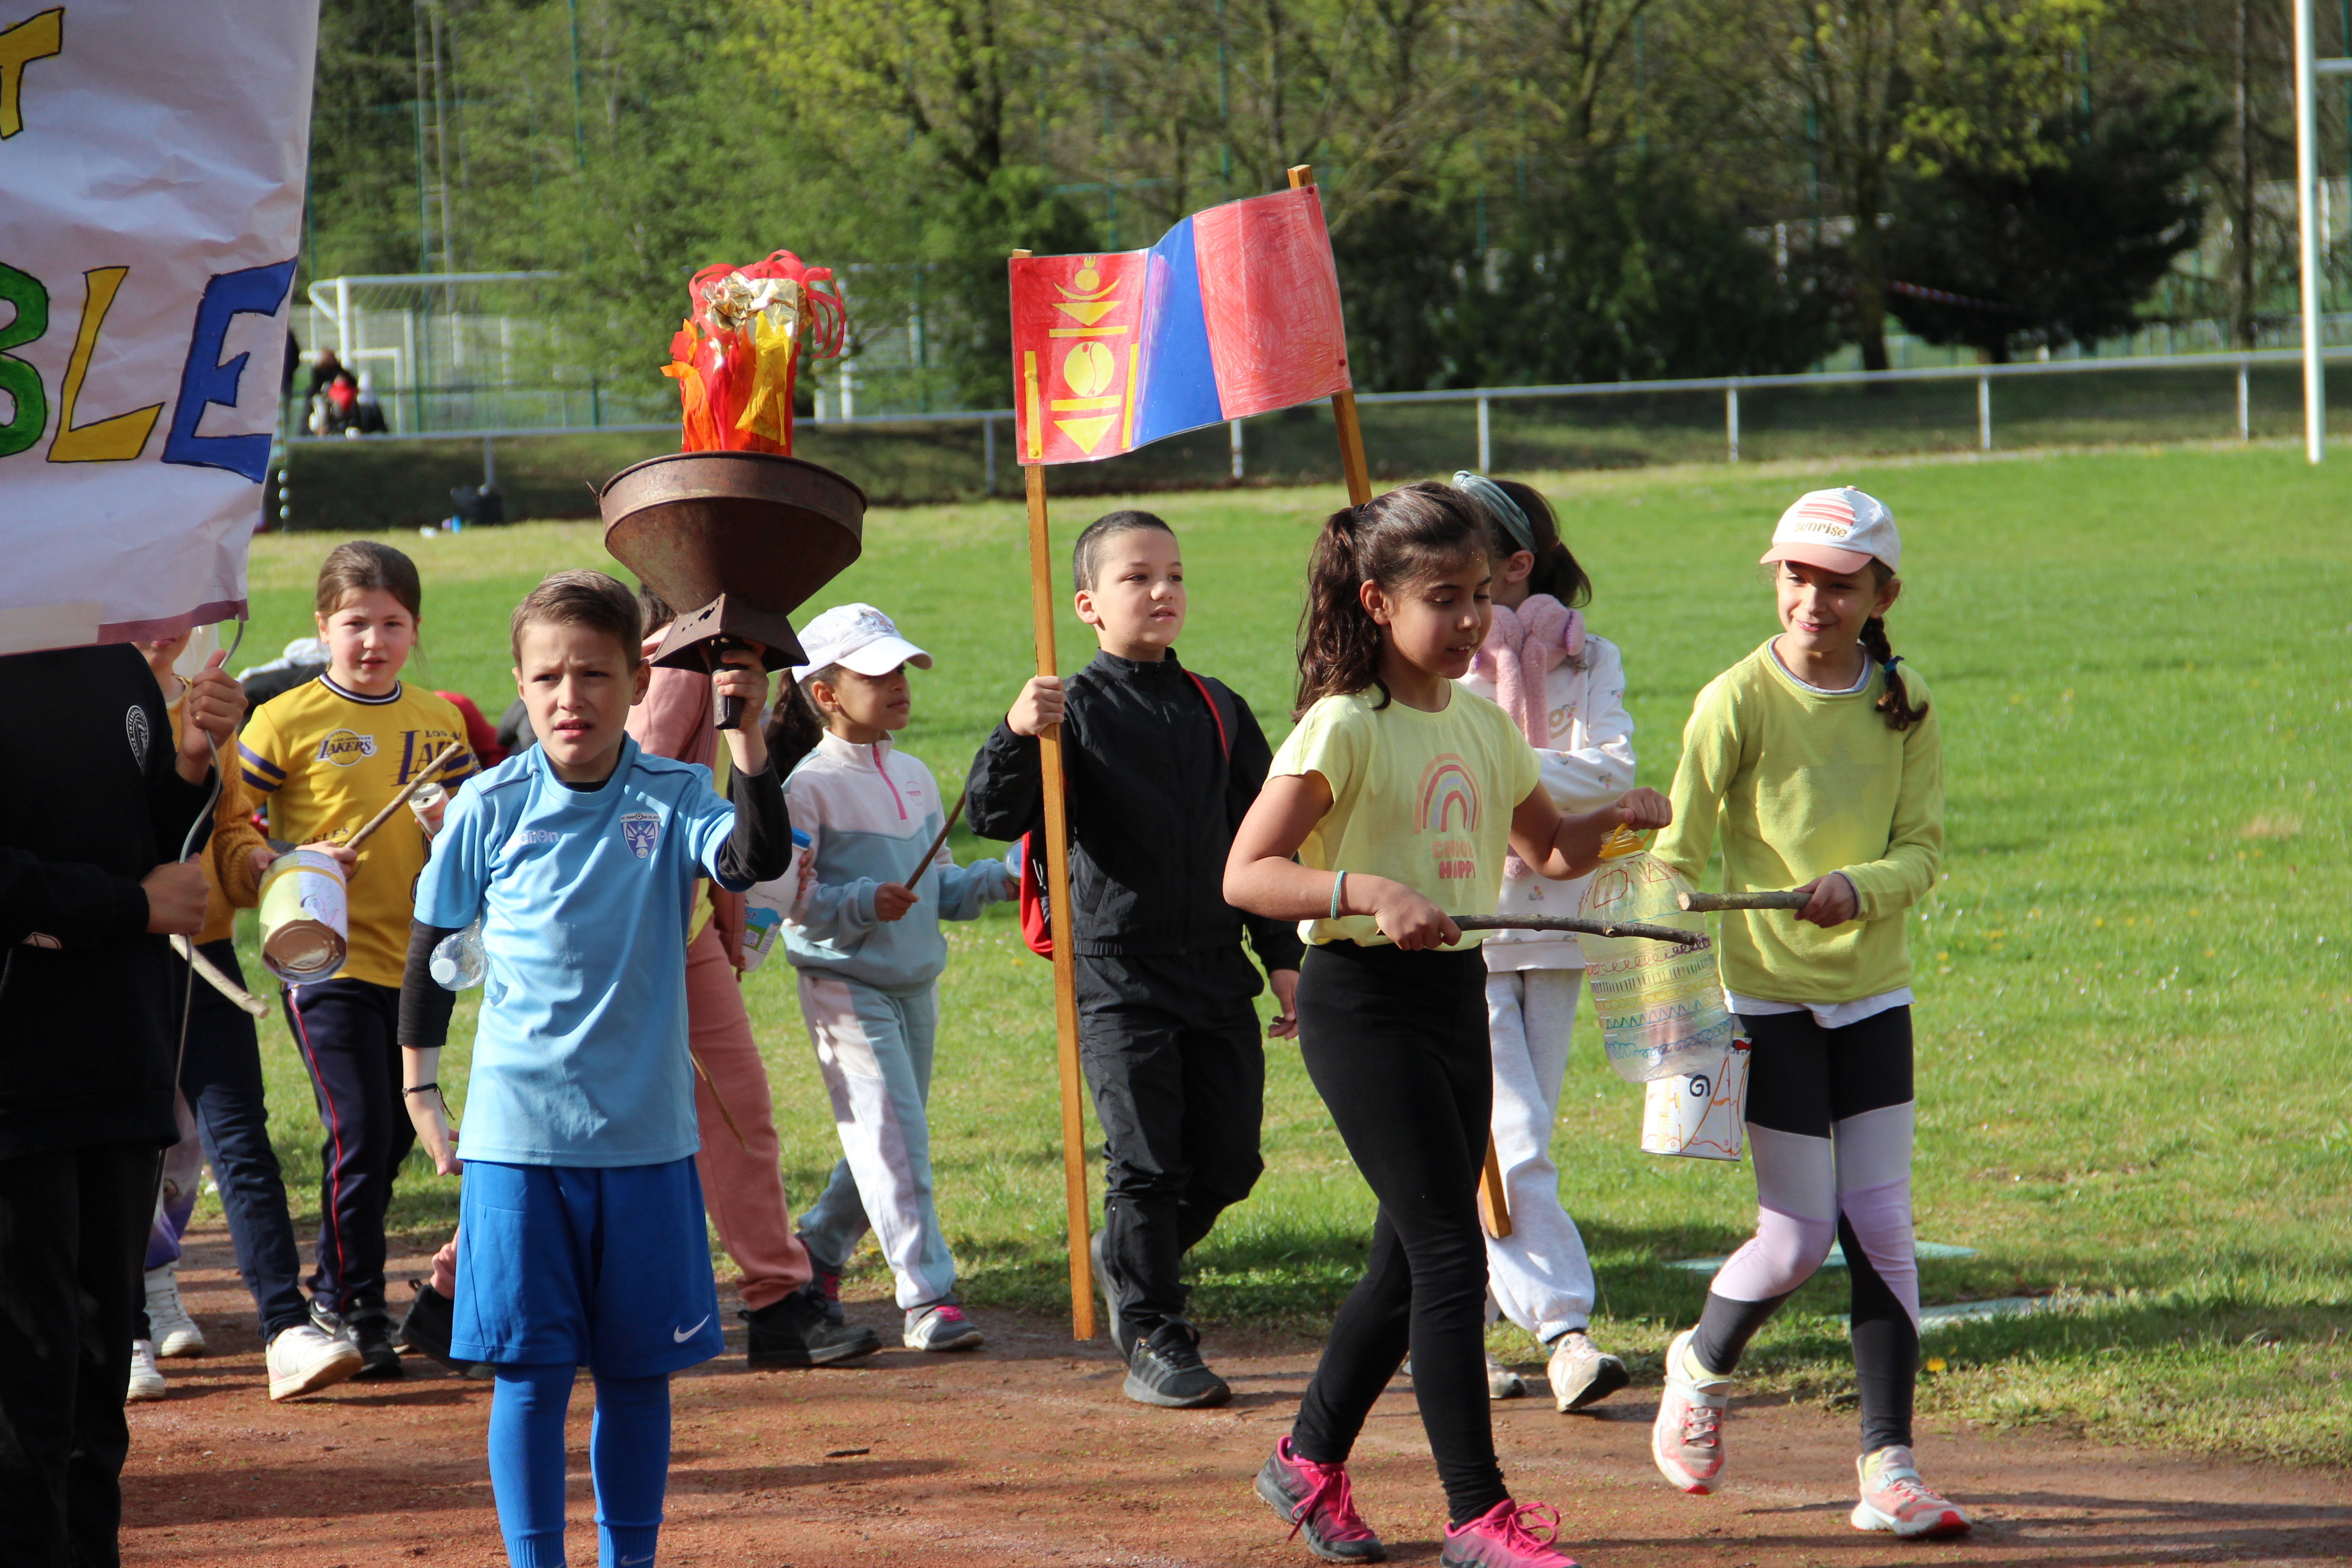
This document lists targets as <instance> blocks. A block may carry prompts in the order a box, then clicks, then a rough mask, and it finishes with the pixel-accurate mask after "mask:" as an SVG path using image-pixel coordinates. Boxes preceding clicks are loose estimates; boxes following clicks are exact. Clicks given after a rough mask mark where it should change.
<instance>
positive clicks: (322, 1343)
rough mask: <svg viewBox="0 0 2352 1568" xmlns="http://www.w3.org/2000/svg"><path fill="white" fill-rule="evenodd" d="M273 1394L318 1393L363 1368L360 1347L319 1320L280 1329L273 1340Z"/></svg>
mask: <svg viewBox="0 0 2352 1568" xmlns="http://www.w3.org/2000/svg"><path fill="white" fill-rule="evenodd" d="M268 1363H269V1397H270V1398H272V1399H291V1398H293V1397H294V1396H295V1395H296V1394H316V1393H317V1392H318V1391H319V1390H320V1389H322V1388H327V1387H331V1385H333V1384H338V1383H341V1382H342V1381H343V1380H344V1379H345V1378H347V1377H349V1376H351V1375H352V1373H355V1372H357V1371H359V1369H360V1347H359V1346H357V1345H355V1344H353V1343H352V1342H351V1341H350V1340H349V1339H348V1338H346V1337H345V1336H343V1335H341V1334H331V1333H329V1332H327V1331H325V1330H324V1329H321V1328H320V1327H319V1326H318V1325H317V1324H315V1323H297V1324H295V1325H294V1326H293V1327H292V1328H290V1329H280V1330H278V1337H277V1338H275V1339H273V1340H271V1341H270V1342H269V1355H268Z"/></svg>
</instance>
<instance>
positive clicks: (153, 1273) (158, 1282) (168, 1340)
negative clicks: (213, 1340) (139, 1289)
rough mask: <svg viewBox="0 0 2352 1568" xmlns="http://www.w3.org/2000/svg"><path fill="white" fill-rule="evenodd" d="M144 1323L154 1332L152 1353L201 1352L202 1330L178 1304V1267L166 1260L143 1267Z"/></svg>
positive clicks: (203, 1337) (181, 1353) (184, 1354)
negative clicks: (159, 1263)
mask: <svg viewBox="0 0 2352 1568" xmlns="http://www.w3.org/2000/svg"><path fill="white" fill-rule="evenodd" d="M147 1326H148V1327H149V1328H151V1329H152V1330H153V1331H155V1353H156V1354H157V1355H159V1356H162V1357H163V1358H164V1359H166V1360H169V1359H170V1358H172V1357H173V1356H191V1355H202V1354H204V1353H205V1331H204V1330H202V1329H200V1328H198V1327H196V1321H195V1320H194V1318H191V1317H190V1316H188V1310H187V1309H186V1308H185V1307H183V1306H182V1305H180V1266H179V1265H178V1264H176V1263H166V1264H164V1265H163V1267H162V1268H150V1269H149V1270H147Z"/></svg>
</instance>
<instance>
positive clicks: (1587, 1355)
mask: <svg viewBox="0 0 2352 1568" xmlns="http://www.w3.org/2000/svg"><path fill="white" fill-rule="evenodd" d="M1544 1375H1545V1376H1547V1377H1548V1378H1549V1379H1550V1380H1551V1398H1552V1403H1553V1404H1554V1405H1557V1406H1558V1407H1559V1413H1560V1414H1561V1415H1567V1414H1568V1413H1569V1412H1570V1411H1571V1410H1581V1409H1583V1408H1584V1407H1585V1406H1586V1405H1598V1404H1600V1403H1601V1401H1602V1400H1604V1399H1606V1398H1608V1397H1609V1396H1610V1395H1611V1394H1614V1393H1616V1392H1617V1391H1618V1390H1619V1389H1621V1388H1622V1387H1624V1386H1625V1384H1627V1383H1629V1382H1631V1381H1632V1379H1630V1378H1629V1377H1627V1376H1626V1374H1625V1363H1623V1362H1622V1361H1619V1360H1618V1359H1617V1358H1616V1357H1615V1356H1613V1355H1611V1354H1610V1353H1609V1352H1606V1351H1604V1350H1601V1348H1600V1347H1599V1346H1597V1345H1595V1344H1594V1343H1593V1342H1592V1340H1591V1336H1590V1335H1588V1334H1587V1333H1586V1332H1585V1331H1583V1330H1582V1329H1570V1330H1569V1331H1568V1332H1566V1333H1564V1334H1562V1335H1560V1336H1559V1338H1558V1339H1556V1340H1554V1341H1552V1342H1551V1359H1550V1360H1549V1361H1548V1362H1546V1363H1544Z"/></svg>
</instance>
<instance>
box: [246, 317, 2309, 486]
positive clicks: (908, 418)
mask: <svg viewBox="0 0 2352 1568" xmlns="http://www.w3.org/2000/svg"><path fill="white" fill-rule="evenodd" d="M2319 357H2321V358H2323V359H2328V360H2347V359H2352V345H2347V346H2344V347H2338V348H2327V349H2323V350H2321V351H2320V356H2319ZM2304 359H2305V355H2304V353H2303V351H2301V350H2300V349H2256V350H2246V351H2241V352H2238V353H2205V354H2146V355H2135V356H2133V357H2130V358H2127V359H2110V360H2097V359H2070V360H2048V361H2026V362H2022V363H2016V364H1977V365H1937V366H1923V367H1919V368H1916V369H1911V370H1853V371H1822V372H1810V373H1807V372H1800V373H1797V374H1787V375H1723V376H1694V377H1685V378H1681V379H1676V380H1670V381H1606V382H1576V383H1570V384H1564V385H1554V386H1483V387H1462V388H1450V389H1446V390H1443V391H1433V392H1366V393H1359V394H1357V396H1356V401H1357V402H1358V403H1359V404H1361V405H1388V404H1412V403H1452V404H1461V403H1468V404H1472V405H1475V408H1476V412H1477V466H1478V468H1481V469H1482V470H1483V469H1486V468H1490V467H1492V466H1493V462H1494V426H1493V418H1492V409H1493V405H1495V404H1496V403H1497V402H1514V403H1516V402H1541V401H1549V400H1555V399H1570V398H1582V399H1590V398H1608V397H1628V396H1653V395H1659V394H1674V393H1696V394H1712V395H1717V396H1720V397H1721V398H1722V399H1723V422H1724V456H1725V458H1726V460H1727V461H1729V462H1734V463H1736V462H1738V461H1739V395H1740V394H1741V393H1742V392H1762V391H1802V390H1806V389H1810V388H1818V387H1832V386H1881V385H1894V386H1902V385H1912V384H1929V383H1936V382H1969V381H1973V382H1975V383H1976V393H1977V398H1976V402H1977V446H1978V448H1979V450H1981V451H1988V452H1989V451H1990V450H1992V445H1993V409H1994V400H1993V392H1992V389H1993V384H1994V383H1996V382H2006V381H2014V380H2021V379H2035V378H2039V377H2042V376H2058V375H2086V374H2100V373H2106V374H2130V373H2133V372H2139V371H2228V372H2230V373H2231V374H2233V376H2234V378H2235V380H2236V383H2237V416H2238V418H2237V425H2238V437H2239V438H2240V439H2241V440H2245V439H2250V438H2251V437H2252V398H2251V395H2250V390H2249V387H2248V374H2249V373H2250V372H2251V371H2252V370H2253V369H2254V368H2255V367H2257V366H2263V365H2278V366H2286V365H2294V364H2299V363H2303V362H2304ZM1012 417H1013V410H1011V409H1009V408H982V409H969V410H962V411H959V412H954V413H946V414H861V415H856V416H832V417H828V418H803V419H800V420H798V421H796V422H795V423H796V426H800V427H804V428H809V429H815V430H835V429H845V428H859V427H874V426H905V425H970V424H972V423H975V422H977V423H978V424H979V425H980V426H981V432H982V461H983V464H984V466H985V468H986V472H987V482H988V489H990V490H991V491H994V489H996V468H997V464H996V426H997V422H998V421H999V420H1010V419H1011V418H1012ZM1242 424H1243V422H1242V421H1240V420H1238V419H1236V420H1232V421H1229V422H1228V425H1229V435H1228V439H1229V442H1230V446H1231V456H1232V464H1231V471H1232V475H1233V477H1234V479H1242V478H1244V477H1245V475H1246V468H1245V466H1244V445H1243V439H1242ZM676 430H677V421H676V420H674V419H673V420H662V421H658V422H654V423H645V424H625V425H597V426H570V427H569V428H562V427H558V428H549V427H544V426H526V427H515V428H508V429H495V430H451V431H442V432H424V433H416V434H391V435H380V436H369V437H361V439H364V440H367V441H398V442H408V441H479V442H481V443H482V453H483V468H484V472H485V474H486V475H489V476H492V477H494V476H495V473H496V468H495V466H494V465H495V458H494V455H493V453H492V450H491V444H492V443H493V442H496V441H504V440H520V439H528V438H530V437H544V436H567V435H568V436H583V435H598V434H612V435H650V434H656V433H662V432H675V431H676ZM344 439H345V438H344V437H333V436H304V437H291V438H289V439H288V440H287V441H286V442H285V445H287V446H289V447H318V446H332V445H340V444H341V442H342V441H343V440H344Z"/></svg>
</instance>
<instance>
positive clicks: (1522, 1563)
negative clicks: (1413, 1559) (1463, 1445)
mask: <svg viewBox="0 0 2352 1568" xmlns="http://www.w3.org/2000/svg"><path fill="white" fill-rule="evenodd" d="M1537 1531H1542V1532H1543V1533H1541V1534H1540V1535H1538V1533H1536V1532H1537ZM1558 1540H1559V1510H1558V1509H1556V1508H1550V1507H1548V1506H1546V1505H1544V1504H1542V1503H1529V1504H1528V1505H1527V1506H1525V1507H1521V1506H1520V1505H1519V1504H1517V1503H1515V1502H1513V1501H1512V1500H1510V1499H1508V1498H1505V1499H1504V1500H1502V1501H1501V1502H1498V1503H1496V1505H1495V1506H1494V1507H1493V1508H1491V1509H1489V1510H1486V1512H1485V1513H1482V1514H1480V1515H1479V1516H1478V1517H1477V1518H1475V1519H1474V1520H1472V1521H1470V1522H1469V1523H1467V1524H1465V1525H1463V1526H1462V1527H1461V1528H1459V1529H1456V1528H1454V1526H1453V1525H1450V1524H1449V1525H1447V1526H1446V1527H1445V1550H1444V1551H1443V1552H1439V1553H1438V1557H1437V1561H1438V1563H1439V1568H1577V1565H1576V1559H1575V1558H1573V1557H1570V1555H1569V1554H1568V1553H1567V1552H1562V1551H1561V1550H1559V1547H1558V1546H1556V1545H1554V1544H1553V1543H1554V1542H1557V1541H1558Z"/></svg>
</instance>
